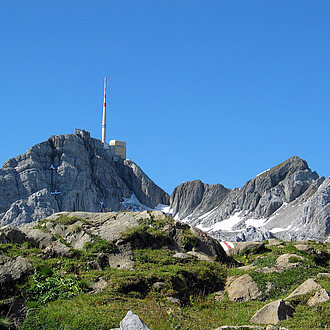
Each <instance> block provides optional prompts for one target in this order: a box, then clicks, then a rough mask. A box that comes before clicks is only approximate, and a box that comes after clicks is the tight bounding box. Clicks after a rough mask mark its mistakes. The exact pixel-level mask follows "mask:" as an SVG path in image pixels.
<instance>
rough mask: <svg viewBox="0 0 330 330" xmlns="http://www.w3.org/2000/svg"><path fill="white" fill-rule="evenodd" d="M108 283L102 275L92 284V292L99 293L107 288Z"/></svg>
mask: <svg viewBox="0 0 330 330" xmlns="http://www.w3.org/2000/svg"><path fill="white" fill-rule="evenodd" d="M107 285H108V283H107V281H105V280H104V279H103V278H102V277H100V278H99V279H98V280H97V281H96V282H93V283H92V284H91V286H90V288H91V289H92V291H91V293H93V294H94V293H99V292H101V291H103V290H104V289H105V287H106V286H107Z"/></svg>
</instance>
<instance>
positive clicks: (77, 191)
mask: <svg viewBox="0 0 330 330" xmlns="http://www.w3.org/2000/svg"><path fill="white" fill-rule="evenodd" d="M132 194H134V195H135V196H136V197H137V198H138V199H139V201H140V202H141V203H142V204H144V205H146V206H148V207H150V208H154V207H155V206H157V205H158V204H168V202H169V196H168V195H167V194H166V193H165V192H164V191H163V190H162V189H160V188H159V187H158V186H156V185H155V184H154V183H153V182H152V181H151V179H150V178H149V177H148V176H147V175H146V174H145V173H143V171H142V170H141V169H140V168H139V167H138V166H137V165H136V164H135V163H133V162H132V161H130V160H128V159H126V160H124V161H122V160H118V161H116V159H114V157H113V154H112V153H111V151H110V150H109V149H106V148H104V146H103V144H102V142H101V141H100V140H97V139H93V138H91V137H90V135H89V133H88V132H86V131H81V130H79V131H77V134H68V135H59V136H52V137H51V138H49V139H48V140H47V141H45V142H42V143H39V144H37V145H35V146H33V147H32V148H30V149H29V150H28V151H27V152H26V153H25V154H22V155H20V156H18V157H16V158H12V159H10V160H8V161H7V162H6V163H5V164H4V165H3V167H2V169H1V170H0V225H6V224H13V225H21V224H23V223H28V222H31V221H33V220H37V219H41V218H44V217H46V216H49V215H51V214H53V213H54V212H60V211H89V212H99V211H100V210H101V209H103V210H113V211H118V210H121V209H125V205H123V204H121V202H123V201H124V198H130V197H131V196H132Z"/></svg>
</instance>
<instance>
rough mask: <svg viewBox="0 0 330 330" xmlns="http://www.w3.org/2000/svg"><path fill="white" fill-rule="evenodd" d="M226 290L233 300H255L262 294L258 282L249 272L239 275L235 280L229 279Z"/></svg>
mask: <svg viewBox="0 0 330 330" xmlns="http://www.w3.org/2000/svg"><path fill="white" fill-rule="evenodd" d="M227 283H228V282H227ZM226 290H227V293H228V298H229V300H231V301H249V300H255V299H258V298H260V297H261V295H262V293H261V291H260V290H259V289H258V286H257V284H256V283H255V282H254V281H253V279H252V277H251V276H250V275H249V274H245V275H242V276H239V277H237V278H235V279H234V280H232V279H229V284H226Z"/></svg>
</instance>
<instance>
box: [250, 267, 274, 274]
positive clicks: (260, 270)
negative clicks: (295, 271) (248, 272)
mask: <svg viewBox="0 0 330 330" xmlns="http://www.w3.org/2000/svg"><path fill="white" fill-rule="evenodd" d="M255 271H256V272H258V273H262V274H270V273H274V272H276V273H278V270H277V269H276V268H274V267H271V268H269V267H260V268H257V269H256V270H255Z"/></svg>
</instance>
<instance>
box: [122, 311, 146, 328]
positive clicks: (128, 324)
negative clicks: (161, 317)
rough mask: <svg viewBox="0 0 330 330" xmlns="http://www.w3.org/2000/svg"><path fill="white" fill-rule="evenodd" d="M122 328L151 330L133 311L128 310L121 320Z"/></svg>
mask: <svg viewBox="0 0 330 330" xmlns="http://www.w3.org/2000/svg"><path fill="white" fill-rule="evenodd" d="M120 329H121V330H150V329H149V328H148V327H147V325H146V324H145V323H144V322H143V321H142V320H141V319H140V318H139V317H138V316H137V315H136V314H134V313H133V312H132V311H128V312H127V314H126V316H125V317H124V318H123V320H122V321H121V322H120Z"/></svg>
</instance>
